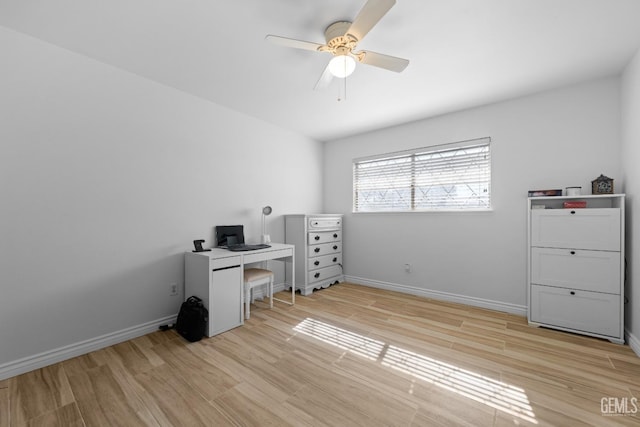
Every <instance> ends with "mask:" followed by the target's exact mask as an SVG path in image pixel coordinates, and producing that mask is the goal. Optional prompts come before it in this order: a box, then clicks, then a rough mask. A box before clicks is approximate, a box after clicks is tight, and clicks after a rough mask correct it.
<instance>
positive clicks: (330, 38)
mask: <svg viewBox="0 0 640 427" xmlns="http://www.w3.org/2000/svg"><path fill="white" fill-rule="evenodd" d="M350 27H351V22H349V21H338V22H334V23H333V24H331V25H329V26H328V27H327V29H326V30H325V31H324V36H325V39H326V41H327V47H328V49H326V50H327V51H329V52H331V53H333V54H334V55H348V54H350V53H352V52H351V51H352V50H353V49H354V48H355V47H356V44H358V39H356V38H355V37H354V36H352V35H351V34H347V31H349V28H350Z"/></svg>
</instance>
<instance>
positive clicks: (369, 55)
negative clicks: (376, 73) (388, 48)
mask: <svg viewBox="0 0 640 427" xmlns="http://www.w3.org/2000/svg"><path fill="white" fill-rule="evenodd" d="M362 53H364V57H363V58H362V59H361V60H360V62H362V63H363V64H367V65H373V66H374V67H380V68H384V69H385V70H390V71H395V72H396V73H399V72H401V71H403V70H404V69H405V68H407V65H409V60H408V59H403V58H396V57H395V56H390V55H383V54H382V53H376V52H371V51H366V50H365V51H362Z"/></svg>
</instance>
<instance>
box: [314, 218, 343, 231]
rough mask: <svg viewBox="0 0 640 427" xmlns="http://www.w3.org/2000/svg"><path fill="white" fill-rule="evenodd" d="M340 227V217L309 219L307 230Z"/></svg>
mask: <svg viewBox="0 0 640 427" xmlns="http://www.w3.org/2000/svg"><path fill="white" fill-rule="evenodd" d="M341 226H342V218H340V217H326V218H324V217H323V218H309V230H317V229H322V228H340V227H341Z"/></svg>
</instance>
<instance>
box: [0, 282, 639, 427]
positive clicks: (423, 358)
mask: <svg viewBox="0 0 640 427" xmlns="http://www.w3.org/2000/svg"><path fill="white" fill-rule="evenodd" d="M639 397H640V358H638V357H637V356H636V355H635V354H634V353H633V352H632V351H631V350H630V349H629V347H628V346H620V345H615V344H611V343H609V342H607V341H603V340H598V339H593V338H588V337H583V336H577V335H572V334H568V333H562V332H558V331H551V330H546V329H541V328H531V327H529V326H527V322H526V319H525V318H522V317H519V316H514V315H510V314H505V313H500V312H495V311H490V310H484V309H478V308H472V307H468V306H464V305H459V304H452V303H446V302H438V301H434V300H429V299H425V298H420V297H415V296H411V295H405V294H400V293H395V292H389V291H383V290H378V289H372V288H368V287H363V286H358V285H352V284H339V285H334V286H332V287H330V288H329V289H325V290H322V291H317V292H314V293H313V294H312V295H311V296H309V297H302V296H299V297H297V298H296V305H295V306H293V307H291V306H286V305H284V304H280V303H276V305H275V307H274V308H273V309H272V310H269V309H267V308H266V305H265V304H262V303H261V302H258V303H257V307H255V309H254V310H253V311H252V313H251V319H249V320H248V321H247V322H246V324H245V326H243V327H239V328H236V329H233V330H231V331H229V332H226V333H224V334H221V335H218V336H216V337H212V338H208V339H204V340H202V341H200V342H197V343H188V342H187V341H185V340H183V339H182V338H181V337H180V336H179V335H177V334H176V333H175V332H174V331H168V332H160V331H158V332H155V333H152V334H149V335H146V336H143V337H140V338H137V339H134V340H131V341H128V342H124V343H121V344H118V345H114V346H112V347H109V348H105V349H102V350H99V351H96V352H93V353H90V354H87V355H84V356H81V357H77V358H74V359H71V360H67V361H65V362H61V363H58V364H55V365H53V366H49V367H46V368H43V369H39V370H36V371H33V372H30V373H27V374H24V375H20V376H18V377H14V378H10V379H8V380H5V381H0V427H5V426H25V425H28V426H47V427H50V426H64V427H68V426H126V427H131V426H227V425H229V426H287V425H291V426H367V427H370V426H439V425H446V426H451V425H454V426H455V425H463V426H527V425H531V426H547V425H554V426H580V425H592V426H606V425H636V426H640V413H638V414H635V415H633V414H627V415H626V416H623V415H620V412H622V411H623V409H626V410H627V412H631V411H632V410H633V405H632V402H635V400H632V398H639ZM603 398H605V399H606V400H605V401H604V402H605V403H606V404H605V405H604V406H603V400H602V399H603ZM616 402H617V405H618V406H617V409H616V407H615V404H616ZM625 402H626V403H627V406H626V408H624V407H623V406H621V405H624V403H625ZM638 406H640V404H639V405H638ZM639 409H640V408H639ZM603 410H605V412H615V413H616V414H618V415H617V416H613V414H609V415H603Z"/></svg>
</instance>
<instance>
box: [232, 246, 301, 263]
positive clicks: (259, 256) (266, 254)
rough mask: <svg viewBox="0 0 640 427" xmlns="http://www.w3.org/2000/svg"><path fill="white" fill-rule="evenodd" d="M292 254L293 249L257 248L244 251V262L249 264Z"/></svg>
mask: <svg viewBox="0 0 640 427" xmlns="http://www.w3.org/2000/svg"><path fill="white" fill-rule="evenodd" d="M292 256H293V249H271V250H268V251H266V250H259V251H255V252H253V251H249V252H245V253H244V263H245V264H250V263H252V262H261V261H270V260H272V259H282V258H288V257H292Z"/></svg>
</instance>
